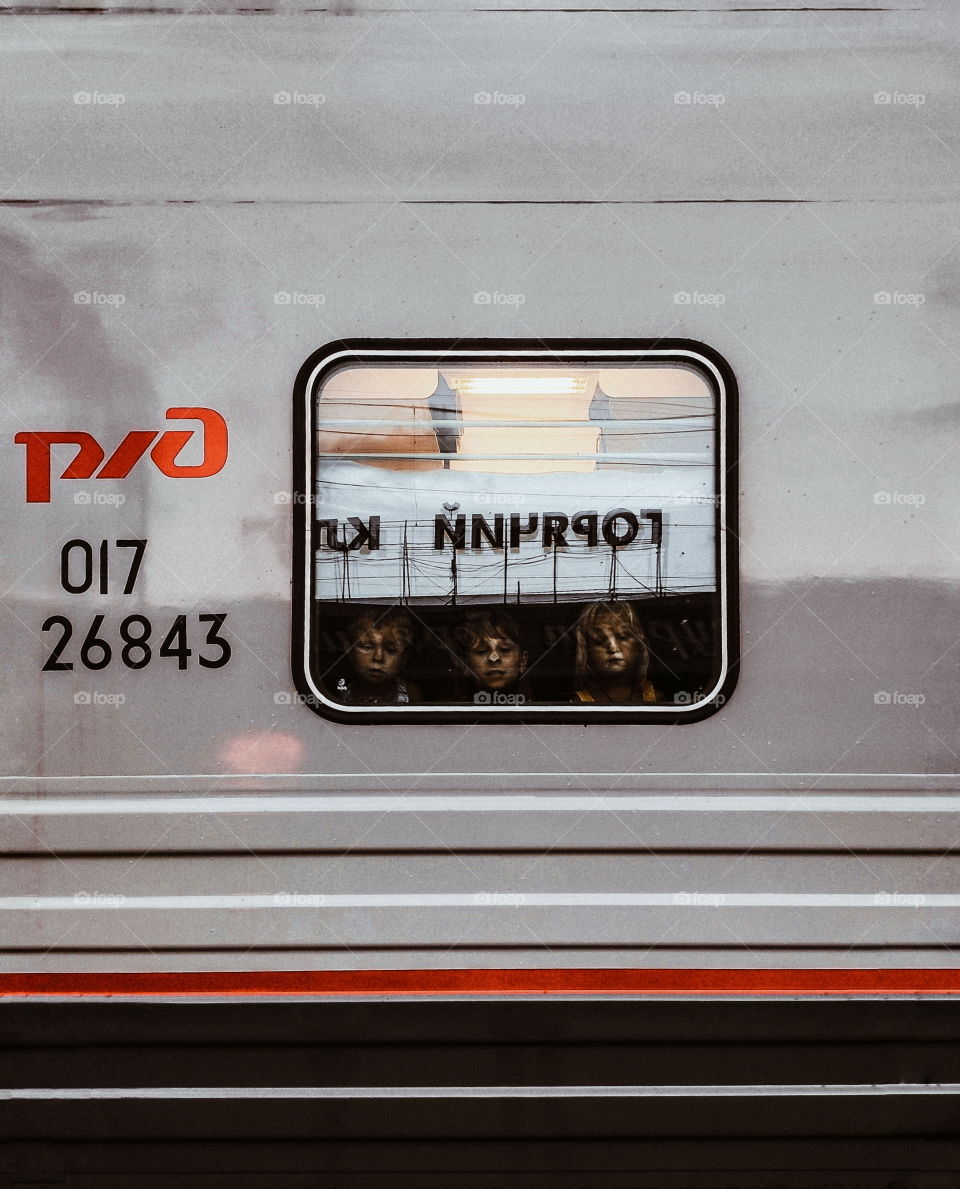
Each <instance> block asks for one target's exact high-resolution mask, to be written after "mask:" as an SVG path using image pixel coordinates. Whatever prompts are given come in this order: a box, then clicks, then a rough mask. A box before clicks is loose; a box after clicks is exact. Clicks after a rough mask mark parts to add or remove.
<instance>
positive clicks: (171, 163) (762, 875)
mask: <svg viewBox="0 0 960 1189" xmlns="http://www.w3.org/2000/svg"><path fill="white" fill-rule="evenodd" d="M0 31H2V35H3V46H4V50H3V53H4V64H5V69H4V72H3V76H2V79H0V95H2V97H3V100H4V104H5V108H6V111H7V113H8V115H7V120H6V127H7V135H6V139H5V144H4V147H3V150H2V162H3V164H2V179H3V191H4V193H3V197H2V202H0V205H2V211H0V219H2V223H3V241H2V242H3V261H4V268H3V277H4V282H3V320H2V322H3V339H4V352H3V360H2V366H3V376H4V383H3V400H2V403H0V417H2V418H3V421H4V423H5V425H6V430H5V432H4V434H3V449H4V450H5V452H6V455H5V456H6V465H5V466H4V467H3V468H2V469H0V483H2V485H3V491H4V498H5V503H6V507H7V509H8V511H7V517H6V536H5V540H6V549H5V551H4V553H5V556H4V568H5V575H4V584H3V585H4V593H3V596H2V613H3V614H2V632H3V654H4V665H3V669H2V682H3V691H4V693H3V696H4V703H5V707H6V713H5V714H4V717H3V725H2V740H3V748H2V772H3V775H2V790H3V796H2V798H0V815H2V821H3V837H4V840H5V841H4V851H5V858H4V862H3V865H2V867H0V872H2V875H3V886H2V888H0V919H2V922H3V930H2V936H0V962H2V968H0V991H2V992H3V993H4V994H5V995H6V996H8V997H9V998H10V999H11V1002H17V1003H20V1005H21V1007H22V1008H23V1010H24V1011H26V1010H27V1009H28V1008H29V1010H34V1008H37V1010H39V1007H38V1004H39V1005H41V1006H42V1003H45V1002H47V1000H49V999H50V998H51V997H52V998H53V999H55V1000H56V1001H57V1002H58V1003H61V999H62V1000H63V1002H62V1003H61V1007H63V1010H67V1009H66V1007H65V1006H63V1005H64V1004H66V1003H67V1002H68V1001H72V999H71V997H74V998H75V997H77V996H82V995H88V996H90V995H92V996H94V997H95V998H96V997H97V996H120V997H122V998H123V997H132V1000H136V1001H142V1002H144V1003H146V1002H148V1001H149V1002H151V1003H156V1002H160V1001H165V1000H164V996H167V995H169V994H171V993H174V992H176V993H179V994H180V995H181V997H182V996H186V997H188V998H189V997H196V996H200V997H203V996H217V995H224V996H227V995H234V996H237V995H239V996H241V997H244V996H246V997H247V998H248V999H249V997H251V996H252V997H253V998H254V999H256V1000H257V1002H260V1000H261V999H263V998H264V997H265V998H266V999H267V1000H269V999H270V997H271V996H277V995H281V994H282V995H286V996H288V997H289V996H293V998H296V999H298V1000H299V999H300V998H303V997H306V998H307V999H309V998H310V997H311V996H315V997H316V996H319V998H320V999H323V998H324V996H325V995H329V994H333V993H336V994H339V995H341V996H343V995H346V996H347V997H348V998H350V999H351V1002H352V1001H353V999H355V998H356V997H361V998H362V997H363V996H366V995H370V994H377V995H382V996H387V999H388V1000H389V1001H390V1002H393V1001H394V999H393V997H395V996H400V997H401V998H402V996H404V995H407V996H409V995H411V994H417V995H420V996H421V997H423V1001H424V1002H430V1003H434V1002H440V1001H443V997H444V996H445V995H449V994H450V993H454V994H455V996H460V997H463V996H467V997H473V996H484V995H492V996H493V998H494V999H496V1000H497V1002H500V1003H503V1004H507V1003H509V1002H512V999H511V998H510V997H511V996H514V995H520V994H524V995H528V996H530V995H532V996H533V997H534V998H533V1000H531V1001H530V1002H531V1003H534V1004H537V1005H541V1006H543V1007H544V1010H546V1003H547V998H548V996H549V995H550V994H553V995H555V996H556V995H559V996H560V998H561V999H564V1001H566V999H565V997H569V996H575V995H578V994H581V993H591V994H592V995H594V996H596V997H597V998H596V999H594V1000H591V1002H592V1003H595V1004H599V1003H601V1002H608V1000H609V1001H612V999H611V997H613V998H615V997H617V996H620V997H621V998H620V999H619V1000H618V1002H620V1003H621V1004H623V1003H626V1002H630V1003H633V1004H637V1003H640V1002H650V1003H652V1002H654V1001H655V1002H657V1003H660V1004H661V1006H663V1005H664V1004H666V1005H667V1006H665V1007H663V1010H673V1009H674V1008H677V1010H680V1009H679V1008H678V1007H677V1005H678V1004H680V1003H681V1002H686V1001H687V1000H690V1001H691V1002H692V1000H695V999H697V997H698V996H703V995H707V996H710V995H713V996H727V997H732V1000H731V1001H735V1000H736V999H737V997H742V996H744V995H747V994H750V995H760V996H761V997H762V996H764V995H767V994H774V993H779V994H781V995H785V996H787V997H790V996H797V995H803V994H812V995H814V996H815V997H816V996H826V995H834V996H840V997H841V999H842V1000H843V1001H844V1002H846V998H847V997H850V996H853V997H854V999H853V1000H852V1002H854V1003H855V1004H856V1005H858V1006H857V1007H856V1010H857V1011H859V1010H861V1009H862V1010H867V1008H866V1003H867V1002H868V1001H872V1000H871V999H870V997H871V996H882V995H893V994H897V995H907V996H913V995H918V994H926V995H927V996H930V997H932V999H931V1002H933V1000H937V999H938V997H939V996H949V995H950V994H951V993H952V992H954V991H956V990H957V989H960V978H958V976H957V970H956V968H957V965H958V964H957V961H956V956H955V953H954V950H953V948H952V947H953V946H954V945H955V943H956V941H957V937H958V934H957V932H956V930H957V923H958V919H960V918H958V909H960V898H958V895H957V892H956V882H955V880H956V876H957V858H956V853H955V848H956V842H957V838H958V829H960V818H958V809H957V802H956V799H955V794H956V789H957V781H958V775H957V773H958V770H960V768H958V764H960V760H958V753H960V720H958V717H957V713H956V708H957V690H958V688H960V672H958V664H960V649H958V647H957V644H958V637H960V632H958V628H957V614H956V587H957V582H958V578H960V539H958V534H957V524H958V522H960V517H958V512H960V497H958V489H957V484H956V480H955V474H956V457H957V454H956V452H957V442H958V433H960V415H958V408H960V406H958V403H957V386H956V373H957V366H958V364H957V361H958V358H960V332H958V323H957V317H956V314H957V301H958V296H957V295H958V289H957V284H956V278H955V271H956V262H957V242H958V238H960V207H958V190H957V178H958V174H957V158H958V152H960V146H958V143H957V136H956V119H957V111H958V94H957V91H958V83H957V76H956V69H955V67H956V62H957V55H958V50H957V42H958V37H960V22H958V12H957V9H956V7H955V6H954V5H951V4H948V3H946V2H945V0H944V2H938V0H927V2H923V0H920V2H919V3H918V4H916V5H911V6H906V5H905V4H904V5H895V4H890V5H876V4H872V3H869V4H868V3H866V0H850V2H849V3H847V4H844V5H843V6H839V5H835V4H831V5H828V4H813V5H810V6H806V7H798V6H796V5H792V4H789V3H785V2H781V0H777V2H773V0H768V2H767V3H765V4H757V5H755V6H753V7H746V6H743V5H739V4H737V3H735V2H734V0H716V2H715V3H712V4H710V5H703V4H695V3H693V0H689V2H687V0H662V2H661V3H658V4H657V5H650V6H640V7H637V6H631V5H629V4H628V3H627V0H623V2H622V3H621V0H616V3H614V4H612V5H604V6H602V7H598V6H596V5H594V4H577V5H574V6H573V7H567V6H563V7H560V6H557V7H552V8H551V7H543V6H541V5H539V4H534V3H533V0H529V2H528V0H522V2H520V3H517V2H515V0H494V2H492V3H491V4H490V5H489V6H487V7H471V6H469V5H467V4H465V3H464V2H462V0H441V2H440V3H436V4H427V3H424V2H423V0H403V2H402V3H400V4H399V5H396V6H393V7H388V6H386V5H385V4H382V3H380V0H370V2H369V3H368V2H366V0H361V2H359V3H357V4H355V5H354V4H349V3H338V4H336V5H332V6H330V7H328V8H304V7H300V6H298V5H296V4H295V3H293V2H291V3H289V4H288V3H286V2H278V3H276V4H271V5H267V6H265V7H257V8H255V9H254V8H250V7H247V6H244V5H243V4H237V5H234V4H232V3H226V2H224V3H222V4H221V3H220V2H219V0H217V2H216V3H211V4H202V5H197V4H182V5H181V4H179V3H176V4H174V5H171V6H170V7H168V8H163V9H155V8H150V7H146V6H143V7H141V6H140V4H139V3H138V2H136V3H132V4H131V3H128V2H127V0H122V3H121V4H120V5H119V6H115V5H114V4H112V3H106V4H103V5H102V6H101V5H99V4H98V5H97V6H96V7H94V8H89V7H83V8H80V7H75V6H74V5H72V4H70V3H67V2H65V3H62V4H60V3H57V4H54V3H46V2H44V0H40V2H39V3H35V4H31V5H30V6H29V7H26V6H20V7H17V6H8V8H7V10H6V12H5V13H4V20H3V23H2V26H0ZM138 996H139V999H137V997H138ZM258 996H259V997H260V998H259V999H258V998H257V997H258ZM856 996H866V998H865V999H857V998H856ZM45 997H46V998H45ZM645 997H646V998H645ZM685 997H686V998H685ZM690 997H692V999H691V998H690ZM244 1001H245V1002H246V999H245V1000H244ZM458 1001H460V1000H458ZM938 1001H939V1000H938ZM218 1002H219V1001H218ZM491 1002H492V1000H491ZM711 1002H716V1001H711ZM760 1002H761V1000H757V1003H758V1004H759V1003H760ZM762 1002H766V1001H765V1000H763V1001H762ZM818 1002H819V1000H818ZM670 1005H672V1006H670ZM48 1006H50V1004H49V1003H48ZM119 1006H120V1005H115V1007H116V1008H117V1010H119ZM942 1006H943V1004H941V1007H942ZM528 1007H529V1003H528ZM758 1009H759V1008H758ZM291 1010H292V1009H291ZM384 1010H387V1008H386V1006H385V1005H384ZM531 1010H532V1009H531ZM618 1010H619V1009H618ZM878 1010H879V1009H878ZM938 1010H939V1009H938ZM22 1018H23V1019H27V1017H26V1016H23V1017H22ZM39 1018H40V1017H38V1019H39ZM44 1018H46V1017H44ZM112 1018H117V1017H112ZM211 1018H212V1017H211ZM365 1018H366V1017H365ZM372 1018H373V1017H371V1019H372ZM536 1018H537V1017H536V1016H533V1015H531V1016H530V1017H529V1019H530V1020H535V1019H536ZM717 1018H719V1017H717ZM845 1018H849V1017H845ZM64 1026H65V1027H66V1025H64ZM71 1026H72V1025H71ZM111 1026H112V1025H111ZM218 1026H219V1025H218ZM371 1026H373V1025H371ZM498 1026H499V1025H498ZM718 1026H719V1025H718ZM37 1027H39V1025H37ZM78 1027H79V1025H78ZM131 1027H133V1026H132V1025H131ZM359 1027H360V1026H359V1025H358V1028H359ZM504 1027H507V1026H506V1025H504ZM531 1027H535V1025H533V1024H531ZM684 1027H685V1026H684ZM938 1027H939V1025H938ZM507 1030H508V1031H509V1028H508V1029H507ZM68 1031H69V1028H68ZM134 1031H135V1029H134ZM361 1031H362V1029H361ZM374 1031H376V1028H375V1027H374ZM680 1031H681V1032H683V1028H681V1029H680ZM81 1033H82V1029H81V1030H80V1032H78V1033H77V1035H78V1036H80V1035H81ZM707 1034H709V1028H708V1029H707V1033H706V1034H705V1035H707ZM24 1043H26V1042H24ZM77 1043H81V1041H79V1040H78V1041H77ZM224 1043H226V1042H224ZM545 1043H546V1042H545ZM448 1072H449V1076H450V1077H451V1078H453V1079H454V1081H453V1082H450V1083H449V1084H450V1085H453V1084H455V1075H456V1071H455V1070H454V1071H448ZM769 1072H770V1071H768V1073H769ZM821 1073H822V1071H820V1072H818V1073H817V1075H816V1077H813V1075H811V1078H812V1080H815V1081H819V1082H824V1083H825V1082H831V1081H832V1082H836V1081H837V1077H831V1076H827V1075H826V1074H823V1076H821ZM25 1076H27V1081H26V1082H25V1083H24V1084H25V1085H27V1086H28V1087H29V1085H30V1084H31V1083H30V1081H29V1075H25ZM78 1076H79V1075H78ZM157 1076H158V1077H159V1074H158V1075H157ZM224 1076H226V1075H224ZM281 1076H282V1074H281V1073H280V1072H278V1073H277V1074H276V1077H277V1078H281ZM409 1076H414V1075H413V1074H410V1075H409ZM477 1076H478V1077H479V1074H478V1075H477ZM504 1076H506V1075H505V1074H502V1073H501V1081H502V1080H503V1077H504ZM757 1076H758V1079H759V1074H758V1075H757ZM951 1076H952V1075H951ZM491 1077H492V1074H491ZM557 1079H558V1080H559V1081H558V1084H559V1082H562V1081H563V1078H562V1076H561V1075H560V1074H558V1075H557ZM528 1080H529V1079H528ZM532 1080H533V1081H536V1078H535V1077H534V1078H533V1079H532ZM548 1080H549V1079H548ZM593 1080H595V1081H598V1082H599V1081H602V1080H603V1079H602V1078H600V1077H597V1078H594V1079H593ZM606 1080H607V1081H608V1082H618V1081H622V1080H624V1079H618V1077H616V1076H613V1074H612V1073H610V1071H608V1077H607V1079H606ZM625 1080H626V1081H629V1082H630V1083H631V1084H634V1083H635V1084H636V1085H638V1086H639V1085H641V1084H645V1081H644V1077H643V1076H642V1072H638V1071H637V1070H632V1071H631V1072H630V1075H629V1077H627V1078H626V1079H625ZM648 1080H649V1081H651V1082H656V1081H658V1080H659V1081H660V1082H664V1081H665V1080H668V1078H667V1074H665V1073H664V1074H663V1076H662V1077H661V1076H660V1075H657V1077H651V1078H649V1079H648ZM681 1080H683V1079H681ZM701 1080H703V1081H705V1082H711V1081H713V1082H716V1081H717V1080H718V1079H717V1078H716V1077H714V1078H711V1077H707V1076H706V1075H704V1077H703V1078H702V1079H701ZM719 1080H720V1081H722V1080H723V1079H722V1078H720V1079H719ZM755 1080H757V1079H755ZM761 1080H762V1079H761ZM768 1080H770V1079H769V1078H768ZM773 1080H776V1079H775V1078H774V1079H773ZM780 1080H781V1081H788V1080H790V1079H788V1078H786V1077H785V1076H784V1077H782V1078H781V1079H780ZM848 1080H850V1081H852V1082H858V1081H859V1080H861V1079H858V1078H857V1077H856V1076H854V1075H853V1074H851V1075H850V1078H849V1079H848ZM864 1080H866V1079H864ZM881 1080H882V1079H881ZM905 1080H907V1081H911V1080H913V1081H917V1082H918V1083H919V1082H922V1081H924V1078H922V1077H920V1076H919V1075H917V1076H916V1077H914V1078H912V1079H911V1077H906V1078H905ZM928 1080H929V1079H928ZM941 1080H946V1081H950V1080H951V1079H950V1077H948V1076H947V1075H946V1074H944V1075H943V1078H942V1079H941ZM727 1081H729V1082H731V1083H733V1082H736V1081H737V1078H736V1077H735V1076H734V1074H733V1073H730V1074H729V1076H728V1077H727ZM953 1081H955V1082H960V1077H953ZM166 1084H168V1085H169V1084H172V1083H169V1082H168V1083H166ZM178 1084H179V1083H178ZM24 1126H26V1124H24ZM27 1130H28V1131H29V1127H28V1128H27ZM14 1131H16V1128H14ZM17 1134H20V1133H19V1132H18V1133H17ZM26 1134H27V1132H23V1135H26ZM658 1134H659V1133H658ZM21 1138H22V1137H21ZM78 1167H79V1166H78ZM631 1167H632V1166H631ZM421 1171H422V1170H421ZM170 1175H171V1176H172V1175H173V1174H172V1173H171V1174H170ZM343 1175H344V1177H345V1176H346V1173H344V1174H343ZM371 1175H372V1174H371ZM397 1175H398V1176H399V1175H400V1174H399V1173H398V1174H397ZM411 1175H413V1174H411ZM437 1175H440V1174H437ZM477 1175H478V1176H479V1175H480V1174H479V1173H478V1174H477ZM558 1175H559V1174H558ZM613 1175H614V1174H613V1173H612V1172H611V1173H610V1176H611V1177H613ZM785 1175H786V1174H785ZM931 1175H932V1174H931ZM170 1183H173V1182H170ZM236 1183H240V1182H236ZM251 1183H252V1182H251ZM258 1183H259V1182H258ZM338 1183H340V1182H338ZM342 1183H347V1181H346V1180H344V1181H343V1182H342ZM350 1183H353V1182H352V1181H351V1182H350ZM365 1183H366V1182H365ZM397 1183H400V1182H397ZM421 1183H428V1182H426V1181H422V1182H421ZM429 1183H433V1182H429ZM437 1183H440V1182H437ZM464 1183H467V1182H464ZM477 1183H478V1184H479V1183H480V1181H478V1182H477ZM483 1183H484V1184H486V1183H487V1182H486V1181H484V1182H483ZM489 1183H491V1184H492V1183H494V1182H492V1181H491V1182H489ZM516 1183H520V1182H516ZM524 1183H525V1182H524ZM530 1183H531V1184H532V1183H533V1182H532V1181H531V1182H530ZM553 1183H556V1184H559V1183H561V1182H560V1181H556V1180H555V1181H554V1182H553ZM595 1183H597V1184H600V1183H601V1182H600V1181H597V1182H595ZM602 1183H604V1184H606V1183H607V1182H606V1181H604V1182H602ZM609 1183H610V1184H614V1183H617V1184H619V1183H620V1182H619V1181H614V1180H610V1181H609ZM624 1183H626V1182H624ZM630 1183H631V1184H639V1183H640V1182H639V1181H637V1180H636V1179H634V1180H633V1181H631V1182H630ZM677 1183H679V1182H677ZM691 1183H692V1182H691ZM704 1183H705V1182H704ZM710 1183H719V1182H710ZM731 1183H733V1182H731ZM737 1183H738V1184H739V1183H746V1182H737ZM777 1183H778V1184H779V1183H780V1182H777ZM783 1183H784V1184H786V1183H787V1181H784V1182H783ZM791 1183H793V1182H791ZM797 1183H801V1182H797ZM851 1183H852V1182H851ZM858 1183H859V1182H858ZM866 1183H868V1182H866V1181H864V1184H866ZM870 1183H872V1182H870ZM918 1183H920V1182H918ZM923 1183H924V1184H926V1183H927V1182H926V1181H924V1182H923ZM930 1183H931V1184H932V1183H933V1181H931V1182H930ZM937 1183H939V1182H937Z"/></svg>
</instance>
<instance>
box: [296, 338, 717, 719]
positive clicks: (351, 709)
mask: <svg viewBox="0 0 960 1189" xmlns="http://www.w3.org/2000/svg"><path fill="white" fill-rule="evenodd" d="M410 354H411V355H415V356H416V358H414V359H407V358H404V355H403V353H402V352H396V353H393V357H388V358H383V356H382V354H380V353H366V352H354V353H349V352H344V353H343V354H342V355H341V357H340V358H338V359H335V360H334V361H332V363H330V362H328V363H327V366H326V367H323V366H318V368H317V372H316V376H315V378H314V380H313V383H312V384H310V385H308V389H309V390H308V391H307V392H306V393H305V394H304V399H305V400H306V401H307V402H308V406H309V407H308V410H307V411H308V413H309V416H308V417H307V419H306V420H305V425H304V429H305V433H306V434H307V435H308V439H309V442H308V450H309V458H308V459H307V463H308V465H307V467H306V472H307V474H308V476H309V484H310V491H309V498H308V499H306V500H305V501H304V502H305V504H306V506H307V507H308V508H309V510H310V514H309V515H304V516H303V531H304V533H305V535H306V546H305V549H304V553H303V562H304V566H305V573H304V590H303V596H304V606H303V607H302V608H301V610H300V614H302V615H303V616H304V628H305V631H304V641H303V643H304V649H305V658H304V660H305V670H304V673H305V678H306V686H307V688H308V690H309V692H310V694H311V696H312V697H315V698H316V700H317V704H318V707H319V708H320V709H326V710H335V711H339V712H340V714H341V716H345V717H349V716H350V715H351V714H357V713H363V714H364V716H365V717H370V716H373V717H389V716H391V715H392V716H397V715H398V714H399V715H400V716H401V717H411V716H412V717H416V716H418V715H421V716H422V715H423V714H428V713H434V714H436V713H441V712H444V713H447V712H449V713H453V714H454V715H456V716H459V717H463V716H464V715H465V714H466V715H467V716H468V717H475V718H476V717H479V718H482V717H483V716H484V715H488V716H490V715H491V714H495V715H496V717H500V718H502V717H504V716H505V715H506V716H507V717H510V716H515V717H536V716H538V715H543V714H544V713H545V712H549V713H550V714H551V717H558V716H559V717H567V716H573V717H579V718H583V717H588V716H589V715H591V714H597V713H598V712H603V713H604V714H605V715H606V716H607V717H610V716H611V715H612V716H617V715H621V716H626V717H629V718H632V719H636V718H643V717H650V718H661V719H662V718H663V716H664V714H665V713H666V714H670V715H674V716H675V715H679V714H690V713H693V712H696V711H699V710H702V709H703V707H704V706H705V705H706V703H707V702H709V701H711V700H712V706H713V708H716V706H717V704H718V701H717V699H718V697H719V698H721V700H722V693H718V691H720V690H721V689H722V688H723V685H724V681H725V680H726V679H727V677H728V676H729V670H730V648H729V645H730V639H729V637H730V624H729V622H728V616H727V615H726V610H727V603H728V602H729V598H728V597H727V596H728V594H729V591H728V590H727V589H726V587H728V585H729V577H730V576H729V574H727V573H726V572H725V570H726V566H725V564H724V556H725V555H724V550H723V549H722V548H721V543H722V542H721V537H722V534H723V530H724V527H725V519H724V498H725V496H724V491H723V486H724V483H723V480H724V474H725V471H724V462H723V460H722V459H721V457H720V455H721V454H722V453H723V451H724V440H725V439H724V436H723V434H722V432H721V430H722V429H723V426H722V425H721V421H722V420H724V414H725V404H724V400H725V398H726V397H727V396H728V392H727V391H726V390H727V388H728V387H729V385H728V383H726V382H725V380H724V377H723V376H722V374H719V373H718V372H717V370H716V368H715V367H713V366H712V363H711V361H710V360H708V359H706V358H704V357H699V356H698V355H697V354H696V353H694V352H684V351H673V352H671V351H666V350H662V349H661V350H659V351H657V352H649V353H648V352H643V351H633V352H619V353H617V352H604V351H598V352H595V353H586V352H585V353H584V354H583V355H580V356H572V357H571V358H570V359H569V360H563V361H558V360H557V353H556V352H555V351H550V352H547V351H543V350H539V351H538V350H536V349H534V348H531V349H528V350H527V351H525V352H519V353H517V354H508V353H506V352H505V353H504V356H503V357H501V358H496V357H494V358H489V357H488V353H477V352H472V351H469V350H464V351H462V352H458V351H456V350H455V349H452V348H451V349H449V350H447V351H443V352H438V353H437V358H436V360H435V361H429V360H428V359H425V358H424V356H429V354H430V353H429V352H422V351H421V352H413V351H411V353H410ZM727 465H729V460H727ZM722 571H723V572H722Z"/></svg>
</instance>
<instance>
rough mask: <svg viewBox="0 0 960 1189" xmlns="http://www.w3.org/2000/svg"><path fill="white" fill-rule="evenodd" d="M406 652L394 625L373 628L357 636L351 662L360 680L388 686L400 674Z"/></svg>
mask: <svg viewBox="0 0 960 1189" xmlns="http://www.w3.org/2000/svg"><path fill="white" fill-rule="evenodd" d="M406 651H407V650H406V648H405V646H404V644H403V642H402V641H401V640H399V639H398V637H397V633H396V631H395V630H394V629H393V628H385V629H383V630H381V629H380V628H376V627H371V628H367V630H366V631H365V632H363V633H361V635H360V636H358V637H357V642H356V643H355V644H354V646H353V648H352V649H351V650H350V663H351V664H352V665H353V671H354V673H356V675H357V676H358V677H359V678H360V680H361V681H365V682H367V684H369V685H389V684H390V683H391V682H394V681H396V680H397V678H398V677H399V676H400V673H401V672H402V670H403V662H404V658H405V656H406Z"/></svg>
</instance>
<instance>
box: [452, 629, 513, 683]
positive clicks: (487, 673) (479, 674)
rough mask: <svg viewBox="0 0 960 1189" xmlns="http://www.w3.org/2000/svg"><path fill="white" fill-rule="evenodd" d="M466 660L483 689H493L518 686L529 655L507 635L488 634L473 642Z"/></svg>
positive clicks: (466, 654) (465, 657)
mask: <svg viewBox="0 0 960 1189" xmlns="http://www.w3.org/2000/svg"><path fill="white" fill-rule="evenodd" d="M463 660H464V663H465V664H466V666H467V668H468V669H469V670H470V672H471V673H472V674H473V675H474V677H475V678H476V681H477V684H478V685H479V686H480V688H481V689H485V690H491V691H493V690H501V689H507V688H509V687H510V686H513V685H516V683H517V682H518V681H519V680H520V677H521V675H522V673H523V670H524V669H525V668H526V664H527V654H526V653H525V652H521V651H520V645H519V644H517V643H516V642H515V641H513V640H511V639H510V638H509V637H507V636H486V637H484V638H483V639H478V640H475V641H474V642H473V645H472V647H470V648H468V649H467V650H466V653H465V654H464V658H463Z"/></svg>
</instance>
